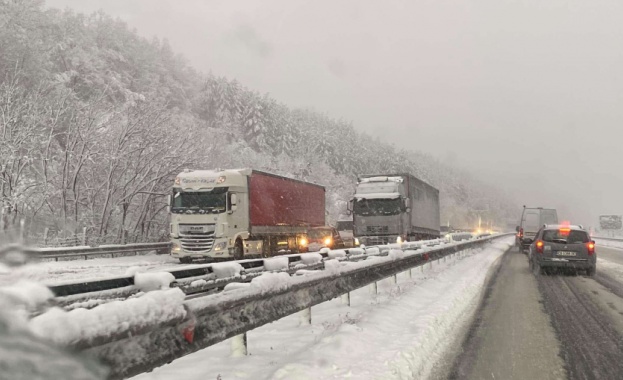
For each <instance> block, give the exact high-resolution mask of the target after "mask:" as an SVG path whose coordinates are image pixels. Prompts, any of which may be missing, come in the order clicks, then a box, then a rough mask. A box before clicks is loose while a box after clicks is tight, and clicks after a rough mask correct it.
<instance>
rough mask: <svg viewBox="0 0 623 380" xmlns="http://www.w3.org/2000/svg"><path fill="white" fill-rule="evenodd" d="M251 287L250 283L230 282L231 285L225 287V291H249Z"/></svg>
mask: <svg viewBox="0 0 623 380" xmlns="http://www.w3.org/2000/svg"><path fill="white" fill-rule="evenodd" d="M250 286H251V284H249V283H248V282H230V283H229V284H227V285H225V288H224V289H223V291H224V292H230V291H233V290H238V289H249V287H250Z"/></svg>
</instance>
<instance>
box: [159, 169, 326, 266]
mask: <svg viewBox="0 0 623 380" xmlns="http://www.w3.org/2000/svg"><path fill="white" fill-rule="evenodd" d="M170 209H171V226H170V231H171V232H170V234H171V243H172V249H171V256H173V257H175V258H178V259H179V260H180V261H181V262H184V263H186V262H190V261H192V260H193V259H195V258H202V259H210V260H214V259H221V260H227V259H229V260H231V259H236V260H239V259H243V258H244V257H245V256H246V255H256V256H257V255H262V256H271V255H273V254H276V253H294V252H301V251H305V250H306V249H307V248H306V242H307V241H306V240H307V238H306V233H307V230H308V229H309V228H310V227H316V226H324V225H325V188H324V187H322V186H320V185H316V184H313V183H309V182H303V181H299V180H295V179H292V178H287V177H282V176H279V175H275V174H270V173H265V172H261V171H257V170H252V169H233V170H220V169H219V170H184V172H182V173H180V174H179V175H178V176H177V178H175V183H174V185H173V193H172V195H171V198H170Z"/></svg>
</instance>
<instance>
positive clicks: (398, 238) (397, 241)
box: [396, 236, 402, 244]
mask: <svg viewBox="0 0 623 380" xmlns="http://www.w3.org/2000/svg"><path fill="white" fill-rule="evenodd" d="M396 243H398V244H402V238H401V237H400V236H398V237H397V238H396Z"/></svg>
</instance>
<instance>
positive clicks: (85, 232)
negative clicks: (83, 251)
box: [82, 227, 87, 246]
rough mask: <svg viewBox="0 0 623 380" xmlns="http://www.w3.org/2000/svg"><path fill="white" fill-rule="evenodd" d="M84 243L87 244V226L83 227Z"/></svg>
mask: <svg viewBox="0 0 623 380" xmlns="http://www.w3.org/2000/svg"><path fill="white" fill-rule="evenodd" d="M82 245H83V246H85V245H87V228H86V227H82Z"/></svg>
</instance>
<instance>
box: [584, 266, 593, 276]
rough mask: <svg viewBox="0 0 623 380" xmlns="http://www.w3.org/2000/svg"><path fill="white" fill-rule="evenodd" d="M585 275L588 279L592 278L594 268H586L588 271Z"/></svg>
mask: <svg viewBox="0 0 623 380" xmlns="http://www.w3.org/2000/svg"><path fill="white" fill-rule="evenodd" d="M586 275H587V276H588V277H593V276H594V275H595V267H593V268H588V269H587V270H586Z"/></svg>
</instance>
